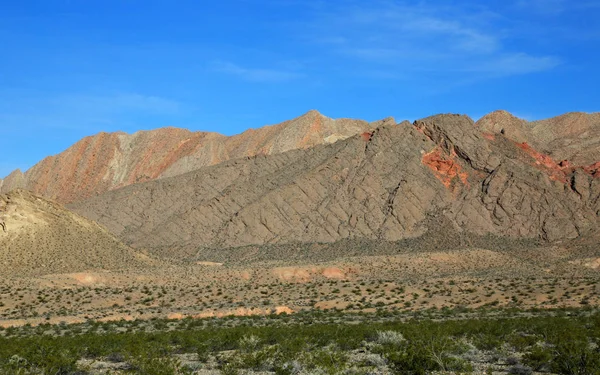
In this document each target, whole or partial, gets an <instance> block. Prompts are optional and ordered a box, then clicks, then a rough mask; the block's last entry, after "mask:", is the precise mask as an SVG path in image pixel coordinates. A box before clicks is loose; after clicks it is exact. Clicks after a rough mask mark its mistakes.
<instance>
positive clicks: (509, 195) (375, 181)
mask: <svg viewBox="0 0 600 375" xmlns="http://www.w3.org/2000/svg"><path fill="white" fill-rule="evenodd" d="M505 133H506V132H505ZM594 168H595V167H594ZM594 168H592V167H590V166H589V165H576V164H567V163H563V164H561V163H557V162H555V161H554V159H553V158H552V157H550V156H549V155H545V154H543V153H541V152H539V151H536V150H534V149H532V148H530V147H529V146H527V145H526V144H523V143H518V142H516V141H514V140H512V139H511V138H509V137H507V135H506V134H501V133H500V134H490V133H489V132H488V129H485V130H482V129H481V127H479V126H475V124H474V123H473V121H472V120H471V119H470V118H468V117H466V116H459V115H438V116H433V117H429V118H426V119H423V120H419V121H416V122H415V123H414V124H408V123H402V124H400V125H390V126H381V127H379V128H377V129H375V130H373V131H369V132H364V133H361V134H358V135H356V136H353V137H350V138H348V139H346V140H343V141H338V142H336V143H333V144H327V145H318V146H315V147H312V148H310V149H307V150H292V151H289V152H284V153H280V154H275V155H270V156H265V155H258V156H254V157H246V158H242V159H236V160H230V161H226V162H223V163H221V164H218V165H215V166H211V167H205V168H201V169H198V170H196V171H194V172H191V173H187V174H184V175H179V176H176V177H173V178H165V179H160V180H155V181H150V182H147V183H143V184H136V185H131V186H128V187H126V188H123V189H118V190H114V191H111V192H108V193H106V194H103V195H102V196H99V197H94V198H91V199H89V200H86V201H83V202H80V203H78V204H75V205H73V206H72V208H73V209H75V210H76V211H77V212H79V213H81V214H83V215H86V216H87V217H89V218H91V219H93V220H97V221H99V222H101V223H102V224H103V225H105V226H106V227H107V228H109V229H110V230H111V231H112V232H113V233H114V234H115V235H116V236H118V237H119V238H122V239H123V240H125V241H126V242H127V243H129V244H131V245H133V246H134V247H139V248H149V249H155V250H156V249H158V251H163V252H165V253H168V252H174V251H184V252H187V253H189V252H193V251H194V250H197V249H200V248H203V247H211V248H212V247H215V248H221V247H231V246H243V245H250V244H259V245H260V244H282V243H293V242H334V241H338V240H342V239H348V238H368V239H381V240H390V241H393V240H399V239H405V238H411V237H417V236H421V235H423V234H426V233H429V232H434V231H440V230H442V229H447V228H439V227H436V225H439V224H435V223H434V222H433V221H431V220H429V218H430V217H440V216H442V217H444V218H445V219H444V220H443V221H442V222H444V223H448V224H447V225H450V226H451V227H452V229H453V230H456V231H458V232H460V231H466V232H474V233H478V234H488V233H490V234H496V235H504V236H512V237H527V238H542V239H546V240H550V241H554V240H561V239H571V238H575V237H577V236H580V235H583V234H587V233H592V232H594V230H595V229H596V228H597V227H598V215H599V214H600V178H598V177H600V176H599V175H598V169H597V168H596V169H594ZM436 222H440V221H436Z"/></svg>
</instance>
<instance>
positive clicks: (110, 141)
mask: <svg viewBox="0 0 600 375" xmlns="http://www.w3.org/2000/svg"><path fill="white" fill-rule="evenodd" d="M382 123H394V121H393V119H385V120H381V121H379V122H377V123H374V124H369V123H368V122H366V121H361V120H350V119H337V120H334V119H331V118H328V117H325V116H323V115H321V114H320V113H318V112H317V111H310V112H308V113H306V114H304V115H303V116H300V117H298V118H295V119H293V120H290V121H286V122H283V123H281V124H278V125H273V126H265V127H262V128H259V129H249V130H247V131H245V132H244V133H241V134H238V135H235V136H232V137H226V136H224V135H221V134H217V133H206V132H191V131H188V130H185V129H177V128H162V129H157V130H152V131H140V132H137V133H134V134H125V133H122V132H118V133H100V134H97V135H95V136H90V137H86V138H84V139H82V140H81V141H79V142H77V143H76V144H74V145H73V146H71V147H70V148H69V149H67V150H65V151H64V152H62V153H60V154H58V155H56V156H50V157H47V158H45V159H44V160H42V161H41V162H39V163H38V164H36V165H35V166H33V167H32V168H31V169H29V170H28V171H26V172H25V173H23V172H21V171H20V170H16V171H14V172H13V173H11V174H10V175H9V176H7V177H6V178H5V179H4V181H2V180H0V193H6V192H9V191H11V190H13V189H15V188H24V189H27V190H30V191H32V192H34V193H36V194H39V195H41V196H44V197H46V198H50V199H53V200H56V201H58V202H60V203H71V202H75V201H78V200H82V199H85V198H88V197H92V196H96V195H98V194H101V193H103V192H106V191H109V190H112V189H115V188H118V187H123V186H127V185H131V184H134V183H138V182H145V181H150V180H154V179H157V178H160V177H165V176H175V175H178V174H182V173H186V172H189V171H192V170H195V169H198V168H200V167H204V166H210V165H214V164H218V163H220V162H223V161H226V160H229V159H236V158H242V157H246V156H253V155H258V154H265V155H269V154H276V153H281V152H285V151H289V150H293V149H299V148H308V147H312V146H315V145H318V144H322V143H332V142H335V141H337V140H340V139H345V138H347V137H349V136H352V135H354V134H358V133H361V132H365V131H369V130H370V129H371V128H372V127H374V126H377V125H378V124H382Z"/></svg>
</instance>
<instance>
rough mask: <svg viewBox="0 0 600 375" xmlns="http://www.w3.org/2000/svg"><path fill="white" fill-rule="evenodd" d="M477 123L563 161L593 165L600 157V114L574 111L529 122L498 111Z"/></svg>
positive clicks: (487, 129) (484, 128) (486, 129)
mask: <svg viewBox="0 0 600 375" xmlns="http://www.w3.org/2000/svg"><path fill="white" fill-rule="evenodd" d="M476 125H477V126H478V127H479V128H480V129H481V130H483V131H484V132H489V133H492V134H504V135H505V136H506V137H507V138H509V139H511V140H513V141H515V142H526V143H527V144H528V145H529V146H531V147H532V148H534V149H535V150H538V151H539V152H541V153H543V154H546V155H548V156H549V157H551V158H552V159H554V160H557V161H559V162H564V163H570V164H572V165H591V164H594V163H595V162H597V161H599V160H600V113H592V114H588V113H582V112H571V113H566V114H564V115H561V116H558V117H553V118H550V119H546V120H540V121H533V122H527V121H525V120H522V119H519V118H517V117H515V116H513V115H511V114H510V113H508V112H506V111H496V112H492V113H490V114H488V115H486V116H484V117H482V118H481V119H480V120H479V121H477V124H476Z"/></svg>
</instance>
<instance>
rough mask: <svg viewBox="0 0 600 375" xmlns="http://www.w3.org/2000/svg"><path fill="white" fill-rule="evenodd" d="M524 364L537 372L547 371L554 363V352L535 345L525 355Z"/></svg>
mask: <svg viewBox="0 0 600 375" xmlns="http://www.w3.org/2000/svg"><path fill="white" fill-rule="evenodd" d="M523 362H524V363H525V364H526V365H527V366H530V367H531V368H533V369H534V370H535V371H541V370H547V369H548V368H549V366H550V363H551V362H552V352H551V350H550V348H549V347H546V346H542V345H534V346H533V347H532V348H531V349H530V350H529V351H528V352H527V353H525V354H524V355H523Z"/></svg>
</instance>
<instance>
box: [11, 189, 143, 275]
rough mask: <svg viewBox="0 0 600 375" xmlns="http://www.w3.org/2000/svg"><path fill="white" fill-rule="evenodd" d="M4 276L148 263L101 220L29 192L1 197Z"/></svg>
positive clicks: (19, 192) (113, 268)
mask: <svg viewBox="0 0 600 375" xmlns="http://www.w3.org/2000/svg"><path fill="white" fill-rule="evenodd" d="M0 264H1V265H2V267H0V275H3V276H6V275H37V274H48V273H59V272H78V271H84V270H117V269H124V268H127V267H140V268H143V267H144V266H148V265H150V264H151V260H150V259H149V258H148V257H146V256H145V255H142V254H141V253H138V252H136V251H135V250H132V249H131V248H129V247H128V246H126V245H123V244H122V243H121V242H119V240H117V239H116V238H115V237H114V236H112V235H111V234H110V233H108V232H107V231H106V229H104V228H102V227H101V226H99V225H98V224H96V223H94V222H92V221H90V220H87V219H85V218H83V217H81V216H79V215H76V214H74V213H72V212H70V211H68V210H66V209H65V208H63V207H62V206H60V205H59V204H57V203H55V202H52V201H49V200H46V199H43V198H41V197H38V196H35V195H33V194H31V193H29V192H27V191H24V190H14V191H13V192H11V193H9V194H6V195H0Z"/></svg>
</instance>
